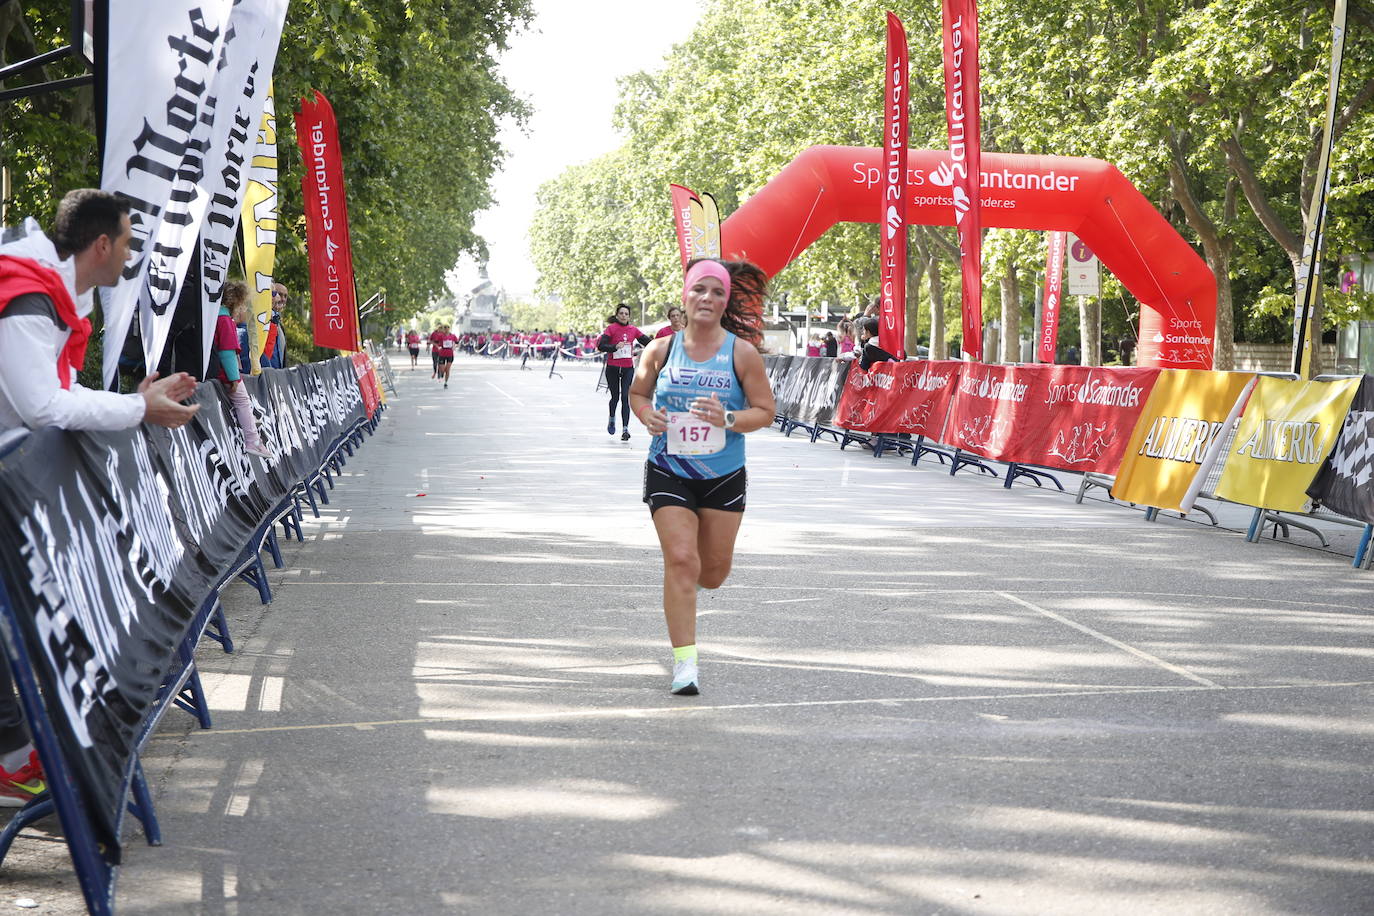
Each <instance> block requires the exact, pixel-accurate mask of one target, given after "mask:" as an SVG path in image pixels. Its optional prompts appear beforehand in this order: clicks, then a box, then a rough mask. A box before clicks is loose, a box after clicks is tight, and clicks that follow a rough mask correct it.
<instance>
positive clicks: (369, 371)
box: [352, 353, 382, 420]
mask: <svg viewBox="0 0 1374 916" xmlns="http://www.w3.org/2000/svg"><path fill="white" fill-rule="evenodd" d="M352 358H353V374H354V375H355V376H357V378H358V392H359V394H361V395H362V396H363V410H365V411H367V418H368V419H369V420H371V419H372V416H373V414H375V413H376V412H377V408H378V407H379V406H380V405H381V403H382V395H381V392H380V390H379V389H378V388H377V372H376V370H375V369H374V368H373V366H372V360H371V358H370V357H369V356H368V355H367V354H366V353H354V354H353V357H352Z"/></svg>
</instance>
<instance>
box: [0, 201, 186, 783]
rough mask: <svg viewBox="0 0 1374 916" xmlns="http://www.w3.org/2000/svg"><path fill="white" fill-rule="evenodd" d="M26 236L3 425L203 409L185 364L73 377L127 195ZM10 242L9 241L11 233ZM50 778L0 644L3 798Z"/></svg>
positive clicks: (8, 297)
mask: <svg viewBox="0 0 1374 916" xmlns="http://www.w3.org/2000/svg"><path fill="white" fill-rule="evenodd" d="M24 230H25V231H24V234H23V237H22V238H17V239H16V240H14V241H12V242H10V243H9V244H5V245H3V246H0V432H3V431H5V430H10V429H17V428H20V427H28V428H29V429H38V428H40V427H43V426H59V427H62V428H63V429H86V430H115V429H127V428H129V427H131V426H137V425H138V424H139V423H140V422H146V423H154V424H157V425H159V426H166V427H169V428H173V429H175V428H176V427H178V426H181V425H182V424H184V423H186V421H187V420H189V419H191V417H192V415H194V414H195V412H196V410H197V408H196V407H194V406H187V405H185V404H180V403H178V402H179V401H182V400H185V399H186V398H188V397H190V396H191V395H192V394H193V393H194V392H195V389H196V382H195V379H193V378H191V377H190V376H189V375H187V374H186V373H185V372H178V373H176V374H174V375H171V376H169V377H167V378H165V379H161V380H159V379H158V378H157V373H156V372H154V373H152V374H151V375H149V376H148V377H147V378H145V379H144V380H143V382H142V384H140V385H139V386H138V392H137V393H135V394H116V393H115V392H111V391H92V390H91V389H89V388H85V387H83V386H82V385H81V384H80V383H79V382H77V380H76V376H77V373H78V372H80V371H81V368H82V365H83V364H84V363H85V360H86V341H87V339H88V338H89V337H90V333H91V322H90V320H89V319H88V318H87V317H86V316H88V315H89V314H90V312H91V305H92V302H91V289H92V288H94V287H96V286H113V285H114V284H116V283H118V282H119V275H120V272H121V271H122V270H123V269H124V262H125V260H126V259H127V258H128V255H129V241H130V239H131V238H132V237H133V229H132V226H131V225H130V222H129V203H128V201H127V200H124V199H123V198H121V197H117V196H115V195H114V194H111V193H109V192H107V191H98V190H95V189H93V188H83V189H80V190H75V191H70V192H68V193H67V195H66V196H65V197H63V198H62V202H61V203H60V204H59V205H58V207H57V217H56V219H55V220H54V222H53V232H52V237H51V239H49V237H48V236H46V235H44V234H43V232H42V230H40V229H39V227H38V224H37V223H35V222H33V221H32V220H27V221H26V222H25V226H24ZM5 241H7V242H9V241H10V240H9V239H6V240H5ZM45 789H46V785H45V783H44V777H43V767H42V764H41V762H40V761H39V759H38V753H37V752H36V751H35V750H34V749H33V742H32V740H31V739H30V737H29V733H28V729H27V728H26V727H25V725H24V718H23V714H22V712H21V710H20V707H19V700H18V698H17V697H16V696H15V693H14V685H13V680H12V678H11V676H10V670H9V664H8V661H7V660H6V658H5V654H4V653H3V652H0V807H20V806H23V805H25V804H27V803H28V802H30V801H32V800H33V798H34V797H35V796H37V795H39V794H41V793H42V792H43V791H45Z"/></svg>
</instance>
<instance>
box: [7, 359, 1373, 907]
mask: <svg viewBox="0 0 1374 916" xmlns="http://www.w3.org/2000/svg"><path fill="white" fill-rule="evenodd" d="M426 368H427V367H426ZM545 372H546V366H541V367H540V369H539V370H538V371H527V372H520V371H519V370H518V369H517V368H516V367H515V366H514V365H513V364H509V365H502V364H498V363H493V362H488V361H478V360H461V359H460V361H459V362H458V364H457V367H456V368H455V370H454V379H453V383H452V384H451V386H450V387H449V389H448V390H442V389H441V388H440V387H439V386H438V384H437V383H436V382H434V381H432V380H431V379H429V378H428V375H429V373H427V372H424V371H423V369H422V370H420V371H418V372H415V373H410V372H408V371H405V370H404V369H403V370H402V371H400V373H399V375H400V393H401V398H400V399H398V400H396V401H394V402H393V404H392V405H391V408H390V410H389V411H388V412H387V415H386V419H385V420H384V421H383V423H382V426H381V428H380V430H379V431H378V433H377V435H376V436H375V437H373V438H372V439H370V440H369V441H368V443H367V444H366V445H365V446H364V447H363V449H362V450H360V451H359V452H358V454H357V456H356V457H355V458H354V459H353V460H352V461H350V463H349V464H348V466H347V469H346V470H347V473H346V474H345V475H344V476H343V478H342V479H341V480H340V482H339V485H338V488H337V489H336V490H334V491H333V494H332V495H333V501H332V504H331V505H330V506H328V507H325V508H324V516H323V518H321V519H319V520H310V521H309V523H308V524H307V529H306V530H307V537H306V541H305V543H304V544H299V545H297V544H295V543H294V542H293V543H292V544H290V545H289V546H287V547H286V558H287V565H286V568H284V569H282V570H279V571H274V572H273V573H272V576H271V580H272V585H273V589H274V591H275V596H276V599H275V601H274V603H273V604H272V605H270V606H265V607H264V606H262V605H260V604H259V603H258V601H257V597H256V594H255V593H254V592H253V591H252V590H251V589H250V588H249V587H247V586H246V585H240V586H235V587H233V588H232V589H231V590H230V591H229V593H228V595H227V600H226V605H227V608H228V612H229V619H230V625H231V629H232V632H233V635H234V638H235V639H236V641H237V642H238V643H239V647H240V648H239V651H237V652H235V653H234V654H233V655H232V656H230V655H225V654H223V653H222V652H220V651H219V650H218V649H217V648H216V647H215V646H214V644H212V643H207V644H206V645H203V646H202V647H201V649H200V650H199V652H198V659H199V662H200V666H201V670H202V672H203V673H204V678H205V683H206V686H207V689H208V691H209V694H210V702H211V706H212V711H213V714H214V717H215V726H214V728H213V729H211V730H209V731H201V730H200V729H198V728H195V727H193V725H192V722H191V719H190V717H189V716H185V715H183V714H181V713H179V712H176V711H173V712H172V713H171V714H169V715H168V717H167V719H166V720H165V722H164V724H163V726H162V728H161V730H160V731H159V733H158V734H157V736H156V737H155V738H154V739H153V740H152V742H151V744H150V746H149V749H148V753H147V755H146V757H145V760H144V763H145V767H146V769H147V772H148V775H149V778H150V781H151V784H152V787H153V791H154V793H155V798H156V803H157V811H158V815H159V817H160V819H161V822H162V826H163V831H164V833H165V836H166V845H165V846H163V847H161V848H150V847H148V846H146V845H145V844H144V842H143V839H142V836H141V834H140V833H139V831H138V828H137V825H136V823H132V822H131V824H130V826H129V828H128V831H127V836H126V847H127V860H128V863H127V865H126V866H125V867H124V868H123V870H122V874H121V877H120V884H119V894H118V901H119V904H120V907H121V910H122V911H123V912H127V913H140V914H142V913H151V914H182V913H191V912H203V913H241V914H249V913H251V914H259V913H261V914H281V913H341V914H352V913H358V914H373V913H391V914H412V913H445V912H453V913H483V914H489V913H501V914H507V913H508V914H554V913H575V914H580V913H587V914H622V913H623V914H631V913H647V912H653V913H730V914H735V913H738V914H745V913H748V914H758V913H764V914H767V913H788V914H793V913H801V912H808V913H809V912H824V913H854V914H883V913H901V914H907V913H916V914H926V913H950V914H1012V913H1042V914H1043V913H1053V914H1075V913H1085V914H1102V913H1169V914H1191V913H1196V914H1245V916H1264V914H1290V913H1322V914H1353V913H1368V912H1372V911H1374V904H1371V902H1370V901H1371V900H1374V858H1371V850H1374V843H1372V842H1371V840H1374V787H1372V785H1371V778H1370V765H1369V761H1370V756H1371V749H1372V748H1374V669H1372V668H1371V657H1372V656H1374V589H1371V585H1374V578H1371V574H1370V573H1369V572H1361V571H1356V570H1352V569H1351V568H1350V566H1349V561H1348V555H1349V549H1350V544H1349V535H1348V534H1344V533H1338V537H1337V541H1336V549H1337V550H1341V549H1344V550H1345V552H1346V556H1345V557H1342V556H1340V555H1339V554H1336V553H1330V552H1323V551H1318V550H1314V549H1310V548H1308V547H1304V546H1300V545H1299V544H1288V543H1282V542H1279V543H1272V542H1266V543H1261V544H1247V543H1245V541H1244V537H1243V531H1239V530H1236V529H1237V528H1238V527H1239V526H1241V525H1242V524H1243V522H1244V521H1245V517H1244V516H1243V515H1238V514H1236V513H1235V512H1232V513H1231V514H1230V515H1224V516H1223V522H1224V524H1225V526H1226V527H1224V528H1221V529H1218V528H1212V527H1209V526H1204V525H1199V524H1195V523H1193V522H1191V521H1180V520H1164V521H1161V522H1158V523H1154V524H1148V523H1146V522H1145V521H1144V519H1143V515H1142V513H1141V512H1140V511H1138V510H1134V509H1131V508H1129V507H1125V506H1120V505H1114V504H1110V503H1107V502H1104V501H1102V500H1090V501H1088V502H1086V503H1084V504H1082V505H1077V504H1075V503H1074V501H1073V498H1072V495H1071V493H1070V495H1064V494H1060V493H1059V492H1058V491H1055V490H1037V489H1035V488H1034V487H1031V486H1027V485H1024V484H1022V483H1018V484H1017V485H1016V487H1015V489H1013V490H1011V491H1008V490H1004V489H1003V488H1002V487H1001V482H1000V481H995V480H991V479H979V478H977V477H974V476H971V475H969V474H968V473H967V472H961V474H960V475H959V476H958V477H954V478H951V477H949V476H947V475H946V474H944V473H942V472H941V471H939V470H938V469H937V468H935V467H927V466H926V464H925V463H924V462H923V464H922V466H921V467H920V468H912V467H911V466H910V464H909V463H908V462H907V461H905V460H899V459H897V458H892V457H884V458H882V459H880V460H877V461H875V460H874V459H873V458H872V457H871V456H869V455H868V454H867V453H864V452H861V451H856V450H854V449H853V448H851V449H849V450H847V451H845V452H840V451H839V449H838V448H837V447H836V446H835V445H833V444H824V443H818V444H814V445H813V444H811V443H809V442H807V441H806V440H805V438H804V437H793V438H791V439H788V438H785V437H783V436H782V435H781V434H779V433H778V432H776V431H773V430H761V431H759V432H757V433H753V434H751V435H750V437H749V454H750V463H749V468H750V492H749V510H748V513H747V514H746V516H745V521H744V526H743V529H742V533H741V537H740V541H739V548H738V551H737V554H736V566H735V570H734V573H733V575H732V576H731V578H730V580H729V582H728V583H727V584H726V586H725V587H724V588H722V589H720V590H719V591H717V592H714V593H708V594H705V595H704V597H703V598H702V602H701V608H702V609H701V619H700V626H699V645H700V649H701V666H702V668H701V670H702V693H701V695H700V696H698V697H674V696H670V695H669V694H668V692H667V687H668V679H669V671H670V667H671V666H670V655H669V652H668V648H667V639H666V635H665V632H664V627H663V621H662V615H661V610H660V604H659V600H660V592H659V577H660V575H661V567H660V564H659V559H658V552H657V546H656V541H655V538H654V534H653V529H652V527H651V525H650V523H649V519H648V514H647V511H646V510H645V509H644V507H643V506H642V505H641V504H640V502H639V492H638V491H639V486H640V478H641V468H642V463H643V453H644V448H645V446H646V443H647V440H646V437H645V436H644V435H643V434H642V432H641V431H640V430H639V429H638V428H636V429H635V436H634V438H633V439H632V440H631V442H629V443H621V442H620V441H619V439H618V437H615V438H612V437H608V436H607V435H606V433H605V426H604V418H605V396H604V394H596V393H594V391H593V386H594V382H595V377H594V375H593V373H592V372H591V370H590V369H587V368H578V367H569V368H568V369H567V371H566V372H565V373H564V376H563V377H562V378H548V377H547V376H546V375H545ZM632 422H633V421H632ZM1073 484H1074V481H1073V480H1072V479H1071V478H1068V477H1066V478H1065V485H1066V486H1068V487H1069V488H1070V490H1072V488H1073ZM1096 492H1098V493H1101V492H1102V491H1096ZM1294 540H1295V541H1299V542H1302V543H1308V542H1307V541H1303V539H1302V538H1301V536H1299V535H1296V534H1295V536H1294ZM55 830H56V828H55V826H54V825H49V826H47V827H46V828H45V829H39V830H33V831H29V832H27V833H25V834H24V835H22V836H21V838H20V840H19V842H18V844H17V846H16V849H15V851H14V852H13V853H12V854H11V859H10V860H9V861H7V862H6V864H5V866H4V867H3V870H0V910H4V909H7V908H13V900H14V899H17V898H20V897H29V898H33V899H34V900H36V901H37V902H38V904H39V906H38V908H37V909H34V910H28V911H27V912H38V913H75V912H80V911H81V906H80V901H79V897H78V896H77V894H76V891H75V885H74V882H73V881H72V879H71V877H70V866H69V864H68V863H67V861H66V856H65V847H63V846H61V845H60V842H59V841H58V838H57V836H56V834H55V832H54V831H55Z"/></svg>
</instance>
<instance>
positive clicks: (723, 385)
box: [666, 366, 734, 391]
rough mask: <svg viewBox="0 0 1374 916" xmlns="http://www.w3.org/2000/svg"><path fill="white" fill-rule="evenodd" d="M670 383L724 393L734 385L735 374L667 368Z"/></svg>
mask: <svg viewBox="0 0 1374 916" xmlns="http://www.w3.org/2000/svg"><path fill="white" fill-rule="evenodd" d="M666 371H667V373H668V382H669V383H670V384H673V385H684V386H686V385H690V386H693V387H696V388H708V389H709V388H716V389H719V390H721V391H724V390H725V389H727V388H730V387H731V386H732V384H733V383H734V379H733V377H732V376H733V373H730V372H721V371H719V370H716V369H693V368H690V367H684V366H669V367H668V368H667V370H666Z"/></svg>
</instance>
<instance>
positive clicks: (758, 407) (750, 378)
mask: <svg viewBox="0 0 1374 916" xmlns="http://www.w3.org/2000/svg"><path fill="white" fill-rule="evenodd" d="M735 375H737V376H739V381H740V385H741V387H743V388H744V397H745V398H746V399H747V400H748V401H749V406H748V407H747V408H745V409H744V410H737V411H735V426H734V429H735V432H737V433H747V432H753V431H754V430H756V429H763V428H764V427H765V426H772V425H773V419H774V417H776V416H777V409H778V405H777V402H776V401H774V400H773V388H772V386H771V385H769V384H768V370H767V369H765V368H764V365H763V356H762V354H760V353H759V351H758V349H757V348H755V347H751V346H737V347H735Z"/></svg>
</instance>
